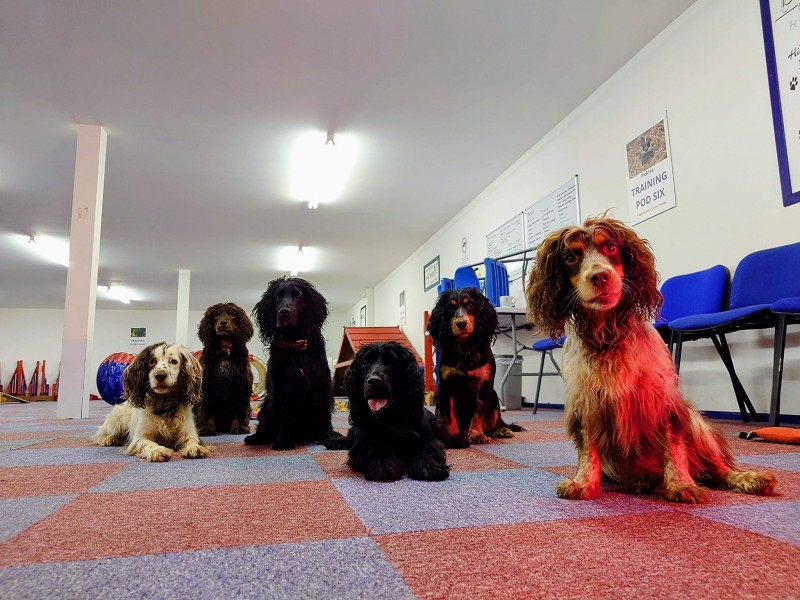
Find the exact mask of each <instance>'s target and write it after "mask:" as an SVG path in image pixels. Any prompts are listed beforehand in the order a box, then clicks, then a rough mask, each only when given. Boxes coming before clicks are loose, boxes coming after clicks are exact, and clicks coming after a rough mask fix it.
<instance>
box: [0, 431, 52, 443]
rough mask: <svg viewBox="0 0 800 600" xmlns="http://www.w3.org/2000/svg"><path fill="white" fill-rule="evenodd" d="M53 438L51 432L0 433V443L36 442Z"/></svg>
mask: <svg viewBox="0 0 800 600" xmlns="http://www.w3.org/2000/svg"><path fill="white" fill-rule="evenodd" d="M52 437H53V432H51V431H16V432H14V433H0V442H9V441H10V442H13V441H16V440H38V439H40V438H47V439H50V438H52Z"/></svg>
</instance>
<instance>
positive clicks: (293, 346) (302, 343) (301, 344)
mask: <svg viewBox="0 0 800 600" xmlns="http://www.w3.org/2000/svg"><path fill="white" fill-rule="evenodd" d="M274 344H275V345H276V346H277V347H278V348H285V349H287V350H305V349H306V348H307V347H308V340H297V341H296V342H284V341H283V340H275V342H274Z"/></svg>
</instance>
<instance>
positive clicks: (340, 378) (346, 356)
mask: <svg viewBox="0 0 800 600" xmlns="http://www.w3.org/2000/svg"><path fill="white" fill-rule="evenodd" d="M373 342H397V343H398V344H400V345H401V346H403V347H405V348H407V349H408V350H409V351H410V352H411V354H413V355H414V358H415V359H416V360H417V364H418V365H419V366H422V359H421V358H420V356H419V354H417V351H416V350H415V349H414V346H412V345H411V342H409V341H408V338H407V337H406V334H405V333H403V332H402V330H401V329H400V327H345V328H344V335H343V336H342V345H341V346H340V347H339V356H338V358H337V359H336V365H334V368H333V394H334V395H335V396H344V395H346V394H345V389H344V373H345V371H347V367H349V366H350V363H352V362H353V357H354V356H355V354H356V352H358V350H359V348H361V346H364V345H366V344H371V343H373Z"/></svg>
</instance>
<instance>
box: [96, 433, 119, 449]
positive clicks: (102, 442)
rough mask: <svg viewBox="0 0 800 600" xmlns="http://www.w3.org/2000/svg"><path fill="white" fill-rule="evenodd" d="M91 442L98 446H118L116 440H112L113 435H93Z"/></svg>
mask: <svg viewBox="0 0 800 600" xmlns="http://www.w3.org/2000/svg"><path fill="white" fill-rule="evenodd" d="M91 439H92V441H93V442H94V443H95V444H97V445H98V446H118V445H120V444H118V443H117V442H116V440H115V439H114V436H113V435H97V434H95V435H93V436H92V438H91Z"/></svg>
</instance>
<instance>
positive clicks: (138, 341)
mask: <svg viewBox="0 0 800 600" xmlns="http://www.w3.org/2000/svg"><path fill="white" fill-rule="evenodd" d="M145 346H147V327H131V343H130V349H131V352H134V353H138V352H139V351H140V350H143V349H144V347H145Z"/></svg>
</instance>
